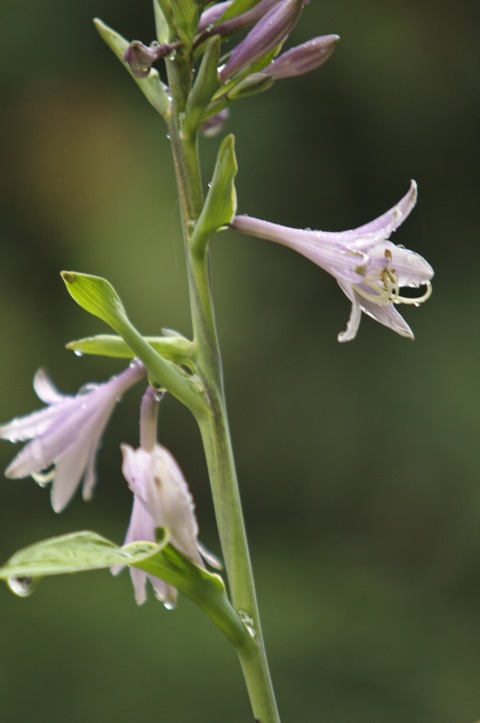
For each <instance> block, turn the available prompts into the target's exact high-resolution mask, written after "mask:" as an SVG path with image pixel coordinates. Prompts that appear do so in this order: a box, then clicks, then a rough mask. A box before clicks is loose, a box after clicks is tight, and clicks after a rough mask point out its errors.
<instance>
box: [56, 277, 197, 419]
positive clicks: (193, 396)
mask: <svg viewBox="0 0 480 723" xmlns="http://www.w3.org/2000/svg"><path fill="white" fill-rule="evenodd" d="M61 276H62V279H63V280H64V282H65V285H66V287H67V290H68V293H69V294H70V296H71V297H72V298H73V299H75V301H76V302H77V304H79V305H80V306H81V307H82V309H85V310H86V311H88V312H89V313H90V314H93V315H94V316H98V317H99V318H100V319H102V321H104V322H105V323H107V324H108V325H109V326H110V327H111V328H112V329H113V330H114V331H116V332H117V334H119V335H120V336H121V337H122V339H123V340H124V341H125V343H126V344H127V346H129V347H130V349H131V350H132V352H133V354H134V356H136V357H137V358H138V359H140V360H141V361H142V362H143V363H144V364H145V367H146V368H147V371H148V375H149V378H150V381H151V383H152V384H153V385H155V386H157V387H163V388H165V389H166V390H167V391H169V392H170V393H171V394H173V396H174V397H177V399H179V400H180V401H181V402H182V403H183V404H185V406H187V407H188V408H189V409H190V410H191V411H192V412H193V413H194V414H195V413H197V412H203V411H204V403H205V402H204V398H203V388H202V387H201V386H200V385H199V381H198V379H197V378H196V377H194V376H193V375H192V376H191V377H190V376H188V375H187V374H186V373H185V372H184V370H182V369H181V368H179V367H178V366H175V365H173V364H172V363H171V362H169V361H168V360H167V359H164V358H163V357H162V356H160V354H158V353H157V352H156V351H155V349H153V347H152V346H151V345H150V344H149V343H148V342H147V341H146V340H145V339H144V338H143V336H142V335H141V334H140V332H139V331H137V329H136V328H135V327H134V326H133V324H132V323H131V322H130V320H129V319H128V317H127V313H126V311H125V309H124V306H123V304H122V302H121V300H120V297H119V296H118V294H117V292H116V291H115V289H114V288H113V286H112V285H111V284H110V282H109V281H107V280H106V279H103V278H102V277H101V276H92V275H90V274H79V273H77V272H75V271H62V274H61Z"/></svg>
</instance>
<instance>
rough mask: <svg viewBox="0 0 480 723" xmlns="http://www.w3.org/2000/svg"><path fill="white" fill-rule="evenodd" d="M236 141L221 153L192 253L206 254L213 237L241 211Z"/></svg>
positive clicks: (227, 142)
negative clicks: (239, 205)
mask: <svg viewBox="0 0 480 723" xmlns="http://www.w3.org/2000/svg"><path fill="white" fill-rule="evenodd" d="M237 169H238V166H237V159H236V157H235V137H234V136H233V135H232V134H230V135H228V136H226V137H225V138H224V139H223V141H222V143H221V145H220V148H219V150H218V155H217V163H216V166H215V171H214V174H213V178H212V182H211V184H210V189H209V191H208V194H207V198H206V199H205V204H204V206H203V209H202V212H201V214H200V217H199V219H198V221H197V224H196V226H195V230H194V232H193V236H192V240H191V248H192V253H196V254H202V253H203V252H204V250H205V248H206V246H207V244H208V241H209V239H210V237H211V236H212V235H213V234H214V233H215V232H216V231H218V229H220V228H223V227H225V226H228V224H229V223H230V222H231V221H232V219H233V217H234V216H235V213H236V210H237V194H236V190H235V176H236V174H237Z"/></svg>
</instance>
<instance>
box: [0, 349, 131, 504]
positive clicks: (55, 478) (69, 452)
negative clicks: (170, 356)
mask: <svg viewBox="0 0 480 723" xmlns="http://www.w3.org/2000/svg"><path fill="white" fill-rule="evenodd" d="M143 376H145V369H144V367H143V365H142V364H141V363H140V362H134V363H133V364H132V365H131V366H130V367H128V368H127V369H126V370H125V371H124V372H122V373H121V374H119V375H118V376H115V377H112V379H110V381H108V382H105V383H104V384H98V385H88V386H87V387H84V388H83V389H82V390H80V391H79V393H78V394H77V395H75V396H71V395H64V394H60V393H59V392H58V391H57V389H56V388H55V386H54V385H53V384H52V382H51V381H50V379H49V378H48V376H47V375H46V373H45V371H44V370H42V369H40V370H39V371H38V372H37V373H36V375H35V377H34V380H33V386H34V389H35V392H36V393H37V396H38V397H39V398H40V399H41V400H42V401H43V402H45V404H47V405H48V406H47V407H46V408H45V409H41V410H40V411H38V412H33V413H32V414H28V415H27V416H25V417H18V418H16V419H13V420H12V421H11V422H8V423H7V424H4V425H2V426H0V438H1V439H8V440H9V441H10V442H24V441H25V440H28V439H29V440H31V441H30V442H29V443H28V444H27V445H26V446H25V447H24V448H23V449H22V450H21V452H20V453H19V454H17V456H16V457H15V459H14V460H13V461H12V462H11V463H10V465H9V466H8V468H7V470H6V472H5V475H6V476H7V477H10V478H12V479H19V478H24V477H28V476H30V475H31V476H32V477H33V479H34V480H35V481H36V482H38V484H40V485H41V486H44V485H46V484H47V483H49V482H51V483H52V489H51V502H52V507H53V509H54V510H55V512H61V511H62V510H63V509H64V508H65V507H66V505H67V504H68V503H69V502H70V500H71V498H72V497H73V495H74V493H75V490H76V489H77V487H78V485H79V484H80V483H81V481H82V479H83V498H84V499H85V500H88V499H90V498H91V496H92V493H93V488H94V486H95V483H96V474H95V459H96V455H97V451H98V447H99V445H100V440H101V437H102V435H103V432H104V429H105V427H106V425H107V423H108V421H109V419H110V416H111V414H112V412H113V409H114V407H115V404H116V402H117V400H118V399H119V397H120V396H121V395H122V394H123V393H124V392H125V391H126V390H127V389H129V387H131V386H132V385H133V384H135V383H136V382H137V381H139V379H141V378H142V377H143Z"/></svg>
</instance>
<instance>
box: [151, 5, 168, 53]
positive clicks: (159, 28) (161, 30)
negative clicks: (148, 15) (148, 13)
mask: <svg viewBox="0 0 480 723" xmlns="http://www.w3.org/2000/svg"><path fill="white" fill-rule="evenodd" d="M153 12H154V14H155V29H156V32H157V40H158V42H159V43H160V44H161V45H166V44H167V43H169V42H170V27H169V25H168V22H167V18H166V17H165V13H164V12H163V10H162V6H161V5H160V3H159V1H158V0H153Z"/></svg>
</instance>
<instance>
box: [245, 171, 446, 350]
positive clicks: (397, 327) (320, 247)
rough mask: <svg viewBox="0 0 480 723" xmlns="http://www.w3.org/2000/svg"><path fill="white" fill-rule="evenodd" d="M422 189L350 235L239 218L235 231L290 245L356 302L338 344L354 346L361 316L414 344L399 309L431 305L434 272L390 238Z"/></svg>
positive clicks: (413, 188) (412, 190)
mask: <svg viewBox="0 0 480 723" xmlns="http://www.w3.org/2000/svg"><path fill="white" fill-rule="evenodd" d="M416 197H417V185H416V183H415V182H414V181H412V182H411V185H410V189H409V191H408V193H406V194H405V196H404V197H403V198H402V199H401V200H400V201H399V202H398V203H397V204H396V205H395V206H393V207H392V208H391V209H389V210H388V211H387V212H386V213H384V214H382V215H381V216H379V217H378V218H377V219H375V220H374V221H371V222H370V223H367V224H364V225H363V226H359V227H358V228H356V229H352V230H349V231H340V232H331V231H312V230H310V229H307V230H303V229H295V228H289V227H287V226H280V225H278V224H274V223H269V222H267V221H261V220H260V219H255V218H250V217H249V216H236V217H235V218H234V220H233V222H232V223H231V226H232V228H234V229H236V230H237V231H241V232H242V233H246V234H248V235H251V236H257V237H259V238H264V239H267V240H269V241H274V242H275V243H279V244H282V245H283V246H287V247H289V248H291V249H293V250H294V251H297V252H298V253H300V254H302V255H303V256H305V257H306V258H308V259H310V260H311V261H313V262H314V263H315V264H317V265H318V266H320V267H321V268H322V269H324V270H325V271H327V272H328V273H329V274H331V275H332V276H333V277H334V278H336V280H337V281H338V283H339V285H340V287H341V288H342V290H343V291H344V293H345V294H346V295H347V297H348V298H349V299H350V301H351V302H352V313H351V316H350V320H349V322H348V326H347V329H346V331H345V332H342V333H341V334H340V335H339V337H338V340H339V341H349V340H351V339H353V338H354V337H355V335H356V333H357V330H358V327H359V324H360V316H361V314H360V311H364V312H365V313H366V314H368V315H369V316H371V317H372V318H374V319H376V321H378V322H380V323H381V324H383V325H384V326H387V327H389V328H390V329H393V331H395V332H396V333H397V334H400V335H401V336H405V337H407V338H411V339H413V333H412V330H411V329H410V327H409V326H408V324H407V323H406V322H405V321H404V319H403V318H402V316H401V315H400V314H399V313H398V311H397V310H396V309H395V306H394V305H397V304H415V305H416V306H418V305H419V304H420V303H422V302H423V301H426V299H428V297H429V296H430V293H431V284H430V280H431V279H432V277H433V273H434V272H433V269H432V267H431V266H430V264H429V263H428V262H427V261H425V259H424V258H422V256H420V255H419V254H417V253H415V252H414V251H410V250H408V249H406V248H404V247H402V246H396V245H395V244H393V243H392V242H391V241H390V238H389V237H390V235H391V234H392V233H393V232H394V231H395V230H396V229H397V228H398V226H399V225H400V224H401V223H402V222H403V221H404V220H405V219H406V218H407V216H408V214H409V213H410V211H411V210H412V208H413V207H414V205H415V201H416ZM405 287H412V288H416V289H420V288H421V287H425V291H424V293H422V294H421V295H420V296H417V297H416V298H410V297H409V296H402V295H401V293H400V289H401V288H405Z"/></svg>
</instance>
